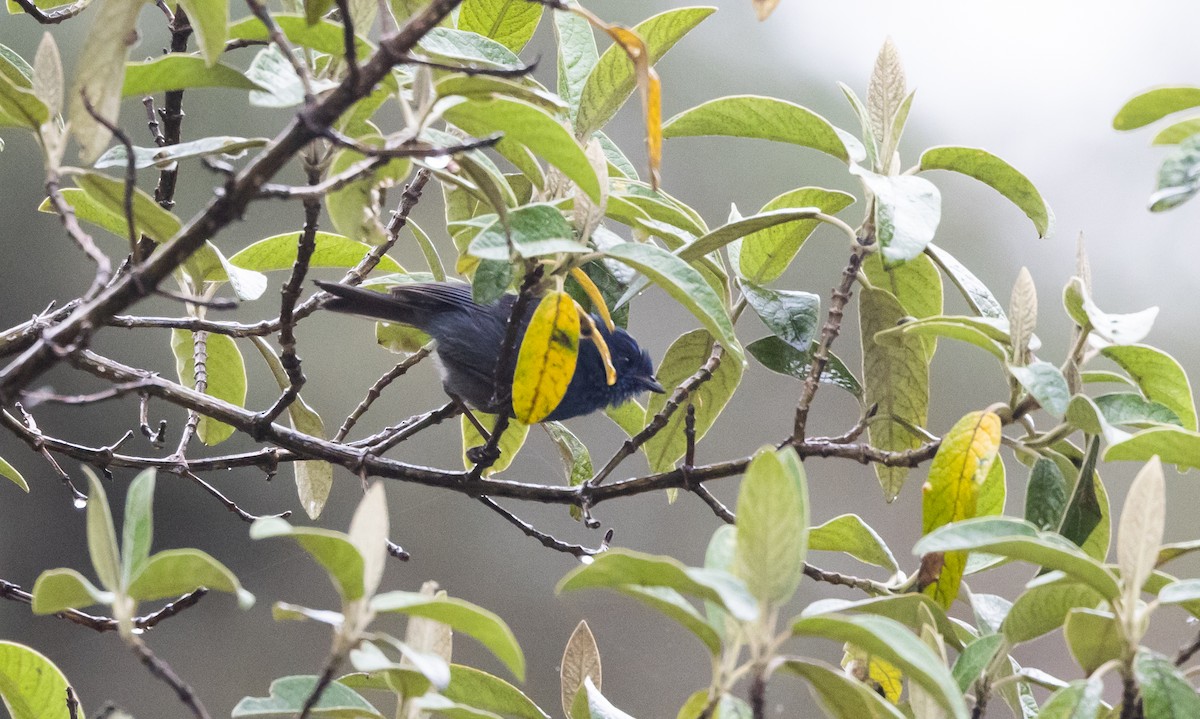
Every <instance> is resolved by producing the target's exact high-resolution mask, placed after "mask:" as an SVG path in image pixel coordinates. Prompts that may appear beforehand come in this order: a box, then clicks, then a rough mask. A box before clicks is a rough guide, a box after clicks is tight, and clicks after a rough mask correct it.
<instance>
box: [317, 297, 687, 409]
mask: <svg viewBox="0 0 1200 719" xmlns="http://www.w3.org/2000/svg"><path fill="white" fill-rule="evenodd" d="M317 284H318V285H320V287H321V289H323V290H325V291H326V292H328V293H329V294H331V295H333V298H332V299H330V300H328V301H327V302H326V303H325V305H324V306H325V309H329V310H333V311H334V312H343V313H347V314H352V315H360V316H364V317H370V318H373V319H379V320H384V321H386V322H396V323H399V324H405V325H410V326H412V327H416V328H417V329H419V330H421V331H422V332H425V333H426V334H428V335H429V336H430V337H432V338H433V340H434V342H435V343H436V344H435V350H434V351H435V353H436V355H437V358H438V360H439V362H440V364H441V369H442V385H443V386H444V388H445V390H446V392H447V393H448V394H451V395H454V396H456V397H460V398H462V399H463V400H465V401H466V403H467V404H469V405H471V406H472V407H475V408H476V409H480V410H483V411H484V412H490V413H492V414H495V413H497V412H500V411H504V410H507V408H508V405H509V396H510V394H511V389H512V373H511V372H510V373H509V375H508V377H506V378H504V380H503V386H502V389H503V390H504V391H503V392H502V393H501V394H502V396H501V397H500V401H499V402H493V401H492V399H493V394H494V393H493V383H494V380H495V373H496V363H497V362H498V361H499V358H500V350H501V348H502V347H503V344H504V329H505V324H506V323H507V322H508V318H509V315H511V314H512V307H513V303H514V302H516V299H517V298H516V295H511V294H506V295H503V296H502V297H500V299H499V300H497V301H496V302H493V303H492V304H490V305H479V304H476V303H475V302H474V301H473V300H472V299H471V288H470V287H469V286H467V285H464V284H460V283H451V282H427V283H420V284H407V285H396V286H395V287H392V288H391V290H390V291H389V292H388V293H386V294H385V293H382V292H372V291H370V290H364V289H360V288H357V287H348V286H346V285H339V284H333V283H330V282H320V281H318V282H317ZM536 307H537V303H536V302H531V303H529V307H528V309H527V310H526V312H525V313H524V317H522V319H521V324H520V327H519V330H518V332H519V334H518V344H517V347H515V348H514V350H513V351H514V354H513V356H512V361H511V364H512V365H515V364H516V354H515V352H516V351H517V350H518V349H519V347H520V339H521V338H523V337H524V336H525V328H526V327H527V326H528V325H529V320H530V318H531V317H532V316H533V312H534V310H535V309H536ZM595 323H596V327H597V329H598V330H599V331H600V333H601V334H602V335H603V336H604V340H605V342H606V343H607V344H608V350H609V353H610V355H611V356H612V362H613V367H614V368H615V369H616V371H617V381H616V383H615V384H613V385H611V386H610V385H609V384H608V382H607V380H606V375H605V371H604V362H603V360H602V359H601V357H600V352H599V350H597V349H596V346H595V345H594V344H593V343H592V342H590V341H587V340H582V339H581V340H580V342H579V357H578V360H577V361H576V364H575V374H574V376H572V377H571V384H570V385H568V387H567V393H566V394H565V395H564V396H563V399H562V401H561V402H559V404H558V406H557V407H555V409H554V411H553V412H551V413H550V415H549V416H548V417H546V420H563V419H569V418H571V417H578V416H580V415H584V414H590V413H592V412H595V411H596V410H599V409H604V408H605V407H609V406H615V405H618V404H621V403H623V402H625V401H626V400H628V399H630V398H632V397H634V396H635V395H638V394H641V393H642V392H645V391H650V392H662V391H663V387H662V385H660V384H659V383H658V381H657V380H656V379H655V378H654V364H653V363H652V362H651V361H650V355H649V353H647V352H646V351H645V350H643V349H642V348H641V347H639V346H638V343H637V341H636V340H634V339H633V337H631V336H629V333H628V332H626V331H625V330H623V329H620V328H616V329H615V330H614V331H613V332H609V331H608V329H607V328H606V327H605V326H604V323H603V322H602V321H601V320H600V318H599V317H595Z"/></svg>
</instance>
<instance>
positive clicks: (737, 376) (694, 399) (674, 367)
mask: <svg viewBox="0 0 1200 719" xmlns="http://www.w3.org/2000/svg"><path fill="white" fill-rule="evenodd" d="M712 351H713V340H712V335H710V334H709V333H708V331H706V330H692V331H691V332H687V333H685V334H683V335H681V336H680V337H679V338H677V339H676V340H675V341H674V342H672V343H671V346H670V347H669V348H668V349H667V352H666V354H665V355H663V359H662V362H661V363H660V364H659V366H658V371H657V372H655V377H657V378H658V381H659V382H660V383H661V384H662V386H663V387H666V388H667V392H668V393H667V394H651V395H650V396H649V398H647V400H646V415H645V416H646V417H653V416H654V415H656V414H658V413H659V412H661V411H662V409H663V408H664V407H665V406H666V403H667V401H668V400H669V399H670V394H669V393H670V392H671V391H672V389H673V388H674V387H677V386H679V385H680V384H681V383H683V382H684V381H686V380H687V379H688V378H689V377H691V376H692V375H693V374H695V373H696V372H697V371H698V370H699V369H700V367H702V366H703V365H704V364H705V363H706V362H707V361H708V359H709V357H710V356H711V355H712ZM741 381H742V363H741V362H739V361H738V360H737V358H736V357H734V356H732V353H727V354H726V355H724V356H723V357H722V358H721V363H720V364H719V365H718V366H717V368H716V369H715V370H714V371H713V373H712V377H710V378H709V380H708V381H707V382H705V383H704V384H702V385H700V386H699V387H698V388H696V390H695V391H694V392H692V394H690V395H689V396H688V401H690V402H691V403H692V404H693V406H694V407H695V408H696V425H695V430H696V440H697V441H699V440H700V439H702V438H703V437H704V436H705V435H706V434H708V431H709V430H710V429H711V428H712V426H713V424H714V423H715V422H716V421H717V417H718V416H719V415H720V414H721V412H722V410H724V409H725V405H727V404H728V403H729V400H730V399H731V398H732V397H733V393H734V391H735V390H737V387H738V385H739V384H740V383H741ZM686 414H687V412H686V407H684V408H680V410H679V411H677V412H675V414H673V415H671V418H670V419H669V420H667V426H666V427H664V428H663V429H662V430H660V431H659V432H657V433H656V434H655V435H654V436H653V437H651V438H650V439H649V440H647V441H646V443H645V445H643V451H645V453H646V458H647V459H648V460H649V462H650V471H652V472H665V471H667V470H669V469H671V468H672V467H674V466H675V462H676V461H677V460H678V459H679V458H680V457H682V456H683V455H684V452H685V451H686V450H687V436H686V434H685V432H684V429H685V424H686V423H685V419H686ZM639 429H640V428H639Z"/></svg>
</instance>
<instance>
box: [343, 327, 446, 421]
mask: <svg viewBox="0 0 1200 719" xmlns="http://www.w3.org/2000/svg"><path fill="white" fill-rule="evenodd" d="M431 351H432V347H431V346H430V345H426V346H424V347H422V348H421V349H419V350H417V351H416V352H414V353H413V354H411V355H409V356H408V357H406V358H404V361H402V362H400V363H399V364H397V365H396V366H395V367H393V368H391V369H390V370H388V371H387V372H386V373H385V374H384V375H383V376H382V377H380V378H379V379H377V380H375V384H373V385H371V388H370V389H369V390H367V396H366V397H363V400H362V401H361V402H359V403H358V406H357V407H355V408H354V411H353V412H351V413H350V415H349V416H348V417H346V420H345V421H344V422H342V426H341V428H340V429H338V431H337V434H336V435H334V437H333V441H334V442H341V441H342V440H344V439H346V435H348V434H350V430H351V429H353V428H354V425H355V424H357V423H358V420H360V419H362V416H363V415H364V414H366V413H367V410H369V409H370V408H371V405H372V404H374V402H375V400H377V399H379V396H380V395H381V394H383V390H384V389H386V388H387V386H388V385H389V384H391V383H392V382H395V381H396V380H397V379H399V378H401V377H403V376H404V374H405V373H406V372H408V371H409V370H410V369H412V368H413V367H415V366H416V364H417V363H418V362H420V361H421V360H423V359H425V358H426V357H428V356H429V353H430V352H431Z"/></svg>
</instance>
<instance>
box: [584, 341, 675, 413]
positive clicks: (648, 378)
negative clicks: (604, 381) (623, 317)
mask: <svg viewBox="0 0 1200 719" xmlns="http://www.w3.org/2000/svg"><path fill="white" fill-rule="evenodd" d="M597 324H599V323H597ZM600 331H601V332H603V333H604V335H605V337H604V339H605V341H606V342H607V343H608V351H609V354H610V355H612V363H613V369H615V370H616V371H617V381H616V384H614V385H613V386H612V387H610V388H609V390H610V392H611V393H612V398H613V401H612V402H611V404H614V405H617V404H621V403H622V402H624V401H625V400H627V399H629V398H630V397H634V396H636V395H639V394H641V393H642V392H647V391H649V392H658V393H662V392H665V391H666V390H665V389H663V386H662V385H661V384H659V382H658V380H657V379H655V377H654V363H653V362H652V361H651V360H650V353H649V352H647V351H646V350H644V349H642V348H641V347H640V346H639V345H638V343H637V340H635V339H633V337H631V336H630V335H629V333H628V332H626V331H625V330H623V329H621V328H620V327H618V328H616V329H615V330H613V331H612V332H611V333H610V332H607V331H605V330H604V329H603V328H602V329H601V330H600Z"/></svg>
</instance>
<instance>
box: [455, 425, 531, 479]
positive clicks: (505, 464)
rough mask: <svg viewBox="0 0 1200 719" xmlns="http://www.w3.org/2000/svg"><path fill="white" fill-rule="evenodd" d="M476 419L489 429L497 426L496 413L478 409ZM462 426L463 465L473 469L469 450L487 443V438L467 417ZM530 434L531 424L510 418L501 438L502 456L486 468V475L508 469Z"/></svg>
mask: <svg viewBox="0 0 1200 719" xmlns="http://www.w3.org/2000/svg"><path fill="white" fill-rule="evenodd" d="M475 419H478V420H479V422H480V423H481V424H483V426H484V427H486V428H487V429H488V430H489V431H490V430H491V429H492V428H493V427H495V426H496V415H493V414H486V413H484V412H479V411H476V412H475ZM460 426H461V427H462V450H463V467H464V468H466V469H472V468H473V467H474V466H475V463H474V462H472V461H471V460H470V459H469V458H468V457H467V450H469V449H471V448H473V447H481V446H483V445H484V444H486V440H485V439H484V438H483V436H482V435H481V434H479V430H477V429H475V425H474V424H472V423H471V421H470V420H468V419H467V418H466V417H463V418H462V419H461V420H460ZM528 436H529V425H527V424H523V423H522V422H520V421H519V420H516V419H513V420H509V423H508V430H507V431H506V432H505V433H504V436H503V437H501V438H500V448H499V449H500V457H499V459H497V460H496V461H495V462H494V463H493V464H492V466H490V467H488V468H487V469H486V470H484V472H483V474H484V476H485V477H486V476H491V475H493V474H498V473H500V472H503V471H504V470H506V469H508V468H509V466H511V465H512V463H513V460H515V459H516V458H517V453H518V452H520V451H521V447H523V446H525V438H526V437H528Z"/></svg>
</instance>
